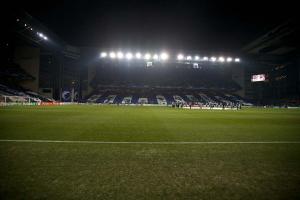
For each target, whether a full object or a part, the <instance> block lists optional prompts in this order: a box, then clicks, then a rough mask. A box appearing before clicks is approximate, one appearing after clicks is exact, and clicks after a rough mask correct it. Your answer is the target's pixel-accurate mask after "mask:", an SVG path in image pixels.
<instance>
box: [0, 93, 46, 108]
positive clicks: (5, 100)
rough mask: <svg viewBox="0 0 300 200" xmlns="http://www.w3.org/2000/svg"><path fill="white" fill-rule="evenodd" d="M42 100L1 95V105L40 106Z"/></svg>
mask: <svg viewBox="0 0 300 200" xmlns="http://www.w3.org/2000/svg"><path fill="white" fill-rule="evenodd" d="M40 104H41V100H40V99H38V98H33V97H30V96H7V95H0V105H1V106H9V105H40Z"/></svg>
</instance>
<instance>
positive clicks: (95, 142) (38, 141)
mask: <svg viewBox="0 0 300 200" xmlns="http://www.w3.org/2000/svg"><path fill="white" fill-rule="evenodd" d="M0 142H28V143H73V144H76V143H79V144H300V141H246V142H243V141H236V142H234V141H232V142H218V141H214V142H209V141H208V142H205V141H203V142H180V141H178V142H167V141H165V142H163V141H162V142H113V141H80V140H77V141H76V140H8V139H7V140H6V139H2V140H0Z"/></svg>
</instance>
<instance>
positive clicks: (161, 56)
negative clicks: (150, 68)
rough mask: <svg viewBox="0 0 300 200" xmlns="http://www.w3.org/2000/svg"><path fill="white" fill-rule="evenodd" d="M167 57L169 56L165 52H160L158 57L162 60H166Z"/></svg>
mask: <svg viewBox="0 0 300 200" xmlns="http://www.w3.org/2000/svg"><path fill="white" fill-rule="evenodd" d="M168 58H169V55H168V54H167V53H161V54H160V59H162V60H168Z"/></svg>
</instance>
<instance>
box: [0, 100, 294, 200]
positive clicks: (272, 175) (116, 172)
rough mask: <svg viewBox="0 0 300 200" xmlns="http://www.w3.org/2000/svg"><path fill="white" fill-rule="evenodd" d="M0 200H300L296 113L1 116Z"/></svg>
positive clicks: (1, 112)
mask: <svg viewBox="0 0 300 200" xmlns="http://www.w3.org/2000/svg"><path fill="white" fill-rule="evenodd" d="M0 199H231V200H234V199H272V200H274V199H300V110H297V109H295V110H290V109H242V110H224V111H223V110H184V109H174V108H167V107H141V106H134V107H133V106H127V107H126V106H92V105H66V106H48V107H47V106H40V107H29V106H28V107H25V106H24V107H21V106H12V107H0Z"/></svg>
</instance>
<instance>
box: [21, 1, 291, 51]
mask: <svg viewBox="0 0 300 200" xmlns="http://www.w3.org/2000/svg"><path fill="white" fill-rule="evenodd" d="M19 7H20V8H22V9H24V10H25V11H27V12H28V13H29V14H30V15H32V16H33V17H35V18H37V19H38V20H39V21H41V22H42V23H43V24H45V25H46V26H47V27H49V28H50V29H51V30H53V31H54V32H55V33H56V34H58V35H59V36H60V37H61V38H62V39H64V40H65V41H67V42H68V43H70V44H72V45H76V46H93V47H108V48H139V49H167V50H168V49H176V50H181V49H182V50H197V51H210V52H214V51H215V52H222V51H224V52H225V51H226V52H235V51H240V48H241V47H243V46H244V45H245V44H247V43H248V42H250V41H252V40H253V39H255V38H256V37H258V36H260V35H262V34H263V33H265V32H266V31H268V30H269V29H270V28H272V27H274V26H275V25H277V24H280V23H282V22H283V21H285V20H287V19H289V18H291V17H295V13H296V9H297V6H296V3H292V1H275V0H273V1H263V0H261V1H257V0H253V1H242V0H240V1H238V2H237V1H214V0H206V1H201V0H198V1H182V0H173V1H169V0H166V1H162V0H161V1H155V0H150V1H142V0H139V1H138V0H136V1H133V0H132V1H115V0H107V1H99V0H98V1H88V0H86V1H79V0H78V1H75V0H74V1H72V0H67V1H56V0H53V1H42V2H40V3H37V1H35V3H28V2H27V3H26V4H25V3H24V5H19Z"/></svg>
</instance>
